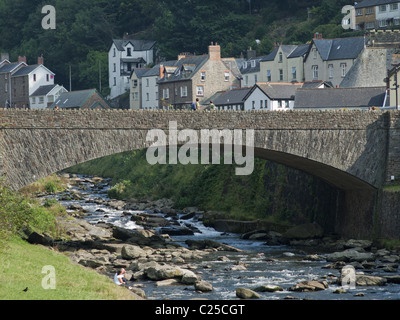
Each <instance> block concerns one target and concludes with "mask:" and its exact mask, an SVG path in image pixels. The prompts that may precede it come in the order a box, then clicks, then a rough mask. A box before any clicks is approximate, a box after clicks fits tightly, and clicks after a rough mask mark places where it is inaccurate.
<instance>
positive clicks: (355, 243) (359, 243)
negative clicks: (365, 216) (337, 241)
mask: <svg viewBox="0 0 400 320" xmlns="http://www.w3.org/2000/svg"><path fill="white" fill-rule="evenodd" d="M371 246H372V241H369V240H355V239H350V240H347V241H346V242H345V243H344V247H345V249H352V248H363V249H370V248H371Z"/></svg>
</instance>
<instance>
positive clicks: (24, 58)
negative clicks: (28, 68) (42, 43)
mask: <svg viewBox="0 0 400 320" xmlns="http://www.w3.org/2000/svg"><path fill="white" fill-rule="evenodd" d="M18 62H19V63H20V62H25V63H26V56H23V57H21V56H19V57H18Z"/></svg>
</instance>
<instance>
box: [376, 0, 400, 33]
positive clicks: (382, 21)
mask: <svg viewBox="0 0 400 320" xmlns="http://www.w3.org/2000/svg"><path fill="white" fill-rule="evenodd" d="M375 2H376V7H375V10H376V13H375V14H376V20H377V22H378V27H379V28H385V27H387V26H389V25H395V26H398V25H400V5H399V4H400V1H375Z"/></svg>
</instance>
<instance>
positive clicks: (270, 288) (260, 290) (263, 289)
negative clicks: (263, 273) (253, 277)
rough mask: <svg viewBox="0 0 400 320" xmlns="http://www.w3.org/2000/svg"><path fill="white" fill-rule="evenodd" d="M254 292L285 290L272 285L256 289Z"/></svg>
mask: <svg viewBox="0 0 400 320" xmlns="http://www.w3.org/2000/svg"><path fill="white" fill-rule="evenodd" d="M253 290H254V291H256V292H275V291H283V288H281V287H279V286H275V285H272V284H266V285H262V286H259V287H256V288H254V289H253Z"/></svg>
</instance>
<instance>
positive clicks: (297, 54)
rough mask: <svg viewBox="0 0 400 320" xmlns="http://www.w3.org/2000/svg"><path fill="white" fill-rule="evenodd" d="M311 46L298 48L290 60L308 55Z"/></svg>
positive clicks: (306, 45) (289, 56)
mask: <svg viewBox="0 0 400 320" xmlns="http://www.w3.org/2000/svg"><path fill="white" fill-rule="evenodd" d="M310 46H311V44H301V45H299V46H297V47H296V48H295V49H294V50H293V51H292V52H291V53H290V54H289V55H288V57H287V58H288V59H291V58H298V57H302V56H304V55H306V54H307V52H308V50H309V48H310Z"/></svg>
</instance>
